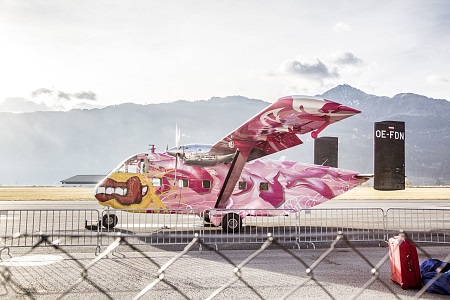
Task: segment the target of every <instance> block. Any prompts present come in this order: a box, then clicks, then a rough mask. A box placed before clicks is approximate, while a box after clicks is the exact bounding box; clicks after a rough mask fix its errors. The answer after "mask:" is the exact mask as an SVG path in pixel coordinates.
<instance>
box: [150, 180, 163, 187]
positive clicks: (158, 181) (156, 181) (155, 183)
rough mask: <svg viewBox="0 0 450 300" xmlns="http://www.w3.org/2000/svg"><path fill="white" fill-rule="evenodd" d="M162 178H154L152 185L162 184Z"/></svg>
mask: <svg viewBox="0 0 450 300" xmlns="http://www.w3.org/2000/svg"><path fill="white" fill-rule="evenodd" d="M161 183H162V181H161V178H152V185H153V186H161Z"/></svg>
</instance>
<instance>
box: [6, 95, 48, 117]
mask: <svg viewBox="0 0 450 300" xmlns="http://www.w3.org/2000/svg"><path fill="white" fill-rule="evenodd" d="M48 110H51V109H49V108H48V107H47V106H46V105H45V104H44V103H36V102H34V101H31V100H27V99H25V98H21V97H8V98H6V99H5V100H4V101H3V102H2V103H0V112H13V113H25V112H34V111H48Z"/></svg>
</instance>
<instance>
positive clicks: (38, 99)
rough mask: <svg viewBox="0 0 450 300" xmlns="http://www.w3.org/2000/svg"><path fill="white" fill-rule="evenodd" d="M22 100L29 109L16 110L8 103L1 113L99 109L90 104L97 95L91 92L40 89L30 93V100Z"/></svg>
mask: <svg viewBox="0 0 450 300" xmlns="http://www.w3.org/2000/svg"><path fill="white" fill-rule="evenodd" d="M23 100H24V101H27V103H28V104H29V105H30V109H27V110H24V109H23V108H21V109H19V108H17V109H16V108H14V107H13V106H11V103H10V102H8V103H7V105H3V109H4V110H3V111H15V112H16V111H17V112H20V111H23V112H25V111H27V112H28V111H45V110H52V111H67V110H71V109H91V108H96V107H99V106H98V105H96V104H92V101H95V100H97V95H96V94H95V93H94V92H92V91H81V92H78V93H67V92H63V91H58V90H56V89H48V88H40V89H37V90H34V91H33V92H32V93H31V99H30V100H26V99H23ZM31 104H33V105H31ZM20 107H21V106H20ZM8 109H11V110H8Z"/></svg>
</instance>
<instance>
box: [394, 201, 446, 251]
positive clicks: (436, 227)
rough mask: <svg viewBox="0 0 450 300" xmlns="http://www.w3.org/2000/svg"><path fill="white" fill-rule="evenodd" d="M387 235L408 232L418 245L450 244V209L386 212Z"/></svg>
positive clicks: (395, 209) (395, 210)
mask: <svg viewBox="0 0 450 300" xmlns="http://www.w3.org/2000/svg"><path fill="white" fill-rule="evenodd" d="M385 224H386V234H387V235H388V236H392V235H394V234H395V233H396V232H398V230H399V229H402V230H404V231H407V232H408V234H409V236H410V237H411V239H412V240H413V241H415V242H416V243H445V244H448V243H450V210H449V209H400V208H390V209H388V210H387V211H386V220H385Z"/></svg>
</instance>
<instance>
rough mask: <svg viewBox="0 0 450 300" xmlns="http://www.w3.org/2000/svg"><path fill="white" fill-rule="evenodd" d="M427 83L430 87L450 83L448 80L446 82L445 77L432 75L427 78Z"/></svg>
mask: <svg viewBox="0 0 450 300" xmlns="http://www.w3.org/2000/svg"><path fill="white" fill-rule="evenodd" d="M427 82H428V83H429V84H431V85H438V86H439V85H446V84H449V83H450V80H448V79H447V78H445V77H442V76H439V75H436V74H432V75H430V76H428V77H427Z"/></svg>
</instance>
